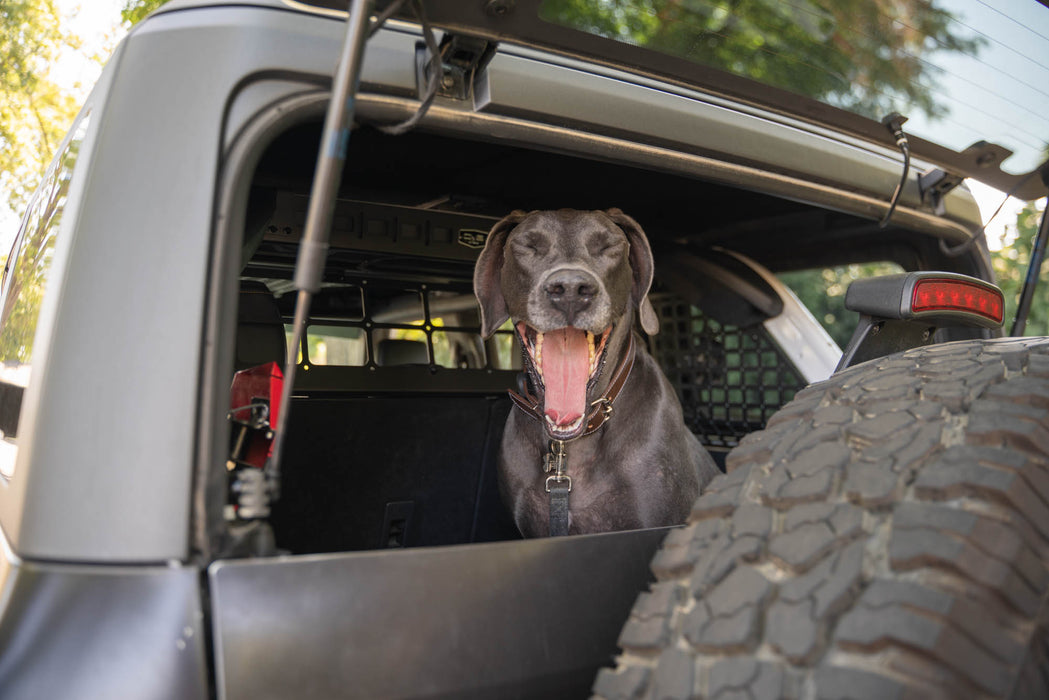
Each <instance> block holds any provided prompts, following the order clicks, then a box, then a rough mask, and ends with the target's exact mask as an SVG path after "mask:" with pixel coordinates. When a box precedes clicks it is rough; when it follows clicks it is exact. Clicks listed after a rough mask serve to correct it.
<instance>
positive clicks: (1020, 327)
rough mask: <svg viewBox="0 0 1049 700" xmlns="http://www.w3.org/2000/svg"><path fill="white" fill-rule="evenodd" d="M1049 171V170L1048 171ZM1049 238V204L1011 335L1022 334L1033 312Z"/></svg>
mask: <svg viewBox="0 0 1049 700" xmlns="http://www.w3.org/2000/svg"><path fill="white" fill-rule="evenodd" d="M1047 172H1049V171H1047ZM1047 238H1049V205H1047V206H1046V207H1045V211H1043V212H1042V223H1041V224H1039V226H1038V234H1037V235H1036V236H1035V239H1034V243H1033V245H1032V246H1031V262H1030V263H1029V264H1028V265H1027V277H1026V278H1025V279H1024V288H1023V291H1021V292H1020V301H1019V303H1018V304H1017V305H1016V320H1015V321H1013V328H1012V331H1011V332H1010V333H1009V335H1012V336H1020V335H1023V334H1024V329H1025V328H1027V316H1028V315H1029V314H1030V313H1031V301H1032V300H1033V299H1034V288H1035V285H1037V284H1038V276H1039V274H1040V273H1041V270H1042V261H1043V260H1044V259H1045V244H1046V239H1047Z"/></svg>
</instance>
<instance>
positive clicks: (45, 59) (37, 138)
mask: <svg viewBox="0 0 1049 700" xmlns="http://www.w3.org/2000/svg"><path fill="white" fill-rule="evenodd" d="M79 43H80V42H79V39H78V38H77V37H76V36H74V35H72V34H70V33H68V32H66V31H64V30H63V29H62V26H61V23H60V22H59V17H58V13H57V11H56V10H55V6H54V3H53V1H52V0H0V192H3V197H4V200H5V201H4V202H3V204H6V205H7V206H8V207H10V208H11V210H12V211H15V212H21V211H22V210H23V209H24V208H25V205H26V203H27V202H28V200H29V196H30V195H31V194H32V192H33V190H34V189H36V186H37V184H38V183H39V182H40V178H41V177H42V176H43V173H44V169H45V168H46V167H47V164H48V163H49V162H50V161H51V157H52V155H53V154H54V152H55V149H56V148H58V146H59V144H61V142H62V137H63V135H64V134H65V131H66V130H67V129H68V128H69V125H70V124H71V123H72V121H73V117H74V116H76V112H77V109H78V105H77V102H76V100H75V99H74V98H73V97H72V96H71V95H69V94H68V93H67V92H66V91H64V90H63V89H62V88H60V87H59V86H58V85H56V84H55V83H54V82H52V81H51V80H50V79H49V78H48V70H49V67H50V66H51V64H52V63H54V61H55V60H56V59H57V57H58V55H59V53H60V52H61V51H62V50H63V49H64V48H71V49H76V48H77V47H78V46H79Z"/></svg>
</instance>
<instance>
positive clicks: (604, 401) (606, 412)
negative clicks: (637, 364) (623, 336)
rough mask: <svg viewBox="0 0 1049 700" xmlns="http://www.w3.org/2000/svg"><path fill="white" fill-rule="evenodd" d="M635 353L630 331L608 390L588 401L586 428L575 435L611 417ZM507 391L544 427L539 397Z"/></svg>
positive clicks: (592, 428) (512, 398)
mask: <svg viewBox="0 0 1049 700" xmlns="http://www.w3.org/2000/svg"><path fill="white" fill-rule="evenodd" d="M635 354H636V350H635V348H634V334H633V333H631V334H630V341H629V342H628V343H627V347H626V352H624V353H623V356H622V357H621V358H619V363H618V364H617V365H616V368H615V371H613V372H612V380H611V381H610V382H609V383H608V391H606V392H605V395H604V396H602V397H601V398H599V399H597V400H596V401H592V402H591V403H590V406H591V409H590V413H588V414H587V417H586V430H584V431H583V433H582V434H581V435H578V436H577V437H583V436H585V435H590V434H591V433H593V432H594V431H596V430H597V429H598V428H600V427H601V426H602V425H604V423H605V421H607V420H608V419H609V418H611V417H612V407H613V405H614V404H615V401H616V399H617V398H619V392H621V391H622V390H623V386H624V385H625V384H626V380H627V378H628V377H629V376H630V370H632V369H633V368H634V357H635ZM507 393H508V394H510V400H511V401H513V402H514V405H515V406H517V407H518V408H519V409H521V410H522V411H524V412H525V413H526V414H528V415H529V416H531V417H532V418H535V419H536V420H538V421H539V423H540V424H541V425H542V426H543V427H544V428H545V427H546V417H545V416H544V415H543V414H542V412H540V410H539V398H538V397H537V396H535V395H533V394H532V393H531V392H529V391H525V393H524V395H523V396H522V395H521V394H518V393H517V392H516V391H514V390H513V389H510V390H508V391H507ZM573 439H575V438H573Z"/></svg>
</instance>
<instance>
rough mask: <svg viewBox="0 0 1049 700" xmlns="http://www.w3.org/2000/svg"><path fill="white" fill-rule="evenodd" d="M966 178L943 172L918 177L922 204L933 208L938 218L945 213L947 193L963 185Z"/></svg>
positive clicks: (936, 171)
mask: <svg viewBox="0 0 1049 700" xmlns="http://www.w3.org/2000/svg"><path fill="white" fill-rule="evenodd" d="M963 179H964V178H963V177H962V176H961V175H955V174H953V173H948V172H946V171H943V170H933V171H932V172H929V173H925V174H923V175H919V176H918V189H919V190H920V191H921V195H922V204H926V205H928V206H929V207H931V208H932V210H933V212H935V213H936V215H937V216H940V215H942V214H943V213H944V205H943V199H944V197H946V196H947V193H948V192H950V191H951V190H953V189H954V188H955V187H957V186H958V185H960V184H962V180H963Z"/></svg>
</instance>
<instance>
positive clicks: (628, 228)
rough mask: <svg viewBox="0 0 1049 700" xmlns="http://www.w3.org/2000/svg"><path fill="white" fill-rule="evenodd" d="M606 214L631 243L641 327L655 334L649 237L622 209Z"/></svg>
mask: <svg viewBox="0 0 1049 700" xmlns="http://www.w3.org/2000/svg"><path fill="white" fill-rule="evenodd" d="M605 214H607V215H608V218H610V219H612V221H614V222H615V223H616V225H618V226H619V228H621V229H623V233H625V234H626V238H627V241H628V242H629V243H630V269H631V270H632V271H633V273H634V285H633V290H632V294H633V298H634V303H635V304H636V305H637V311H638V316H639V317H640V318H641V328H643V329H644V331H645V333H648V334H649V335H655V334H656V333H658V332H659V318H658V317H657V316H656V310H655V309H653V308H652V302H650V301H649V300H648V290H649V289H650V288H651V287H652V274H653V269H654V268H655V263H654V262H653V261H652V248H651V247H649V245H648V237H647V236H646V235H645V232H644V231H643V230H641V225H640V224H638V223H637V222H636V221H634V220H633V219H631V218H630V217H629V216H627V215H626V214H624V213H623V212H622V211H621V210H619V209H608V210H606V211H605Z"/></svg>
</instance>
